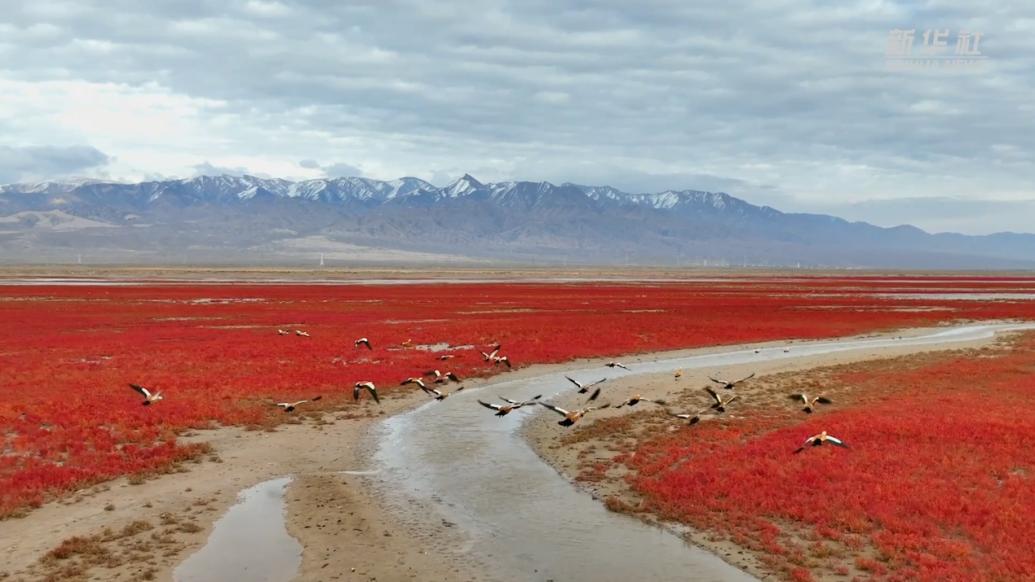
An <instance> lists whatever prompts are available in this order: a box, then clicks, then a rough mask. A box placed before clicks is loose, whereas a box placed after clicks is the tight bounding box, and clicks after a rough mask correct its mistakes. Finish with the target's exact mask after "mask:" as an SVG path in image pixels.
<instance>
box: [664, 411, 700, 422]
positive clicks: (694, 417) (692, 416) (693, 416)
mask: <svg viewBox="0 0 1035 582" xmlns="http://www.w3.org/2000/svg"><path fill="white" fill-rule="evenodd" d="M668 413H669V415H670V416H674V417H676V418H681V419H683V420H685V421H687V422H688V424H697V423H698V422H701V413H700V412H693V413H690V412H672V411H668Z"/></svg>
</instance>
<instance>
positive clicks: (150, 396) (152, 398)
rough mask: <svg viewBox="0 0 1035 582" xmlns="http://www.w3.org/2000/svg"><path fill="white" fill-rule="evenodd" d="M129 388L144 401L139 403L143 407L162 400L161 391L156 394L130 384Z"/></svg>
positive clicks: (137, 385)
mask: <svg viewBox="0 0 1035 582" xmlns="http://www.w3.org/2000/svg"><path fill="white" fill-rule="evenodd" d="M129 387H130V388H132V389H134V390H136V391H137V392H138V393H140V395H141V396H143V397H144V401H143V402H141V404H143V405H144V406H151V405H152V404H153V403H155V402H158V401H159V400H161V399H162V398H163V396H162V392H161V390H159V391H158V392H151V391H150V390H148V389H147V388H144V387H143V386H141V385H139V384H130V385H129Z"/></svg>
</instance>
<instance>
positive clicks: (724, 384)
mask: <svg viewBox="0 0 1035 582" xmlns="http://www.w3.org/2000/svg"><path fill="white" fill-rule="evenodd" d="M754 377H755V374H754V372H752V373H751V375H750V376H745V377H743V378H741V379H740V380H734V381H732V382H730V381H728V380H719V379H718V378H713V377H711V376H708V379H709V380H711V381H712V382H715V383H716V384H721V385H722V387H723V388H724V389H726V390H733V389H734V388H736V387H737V384H740V383H741V382H747V381H748V380H750V379H752V378H754Z"/></svg>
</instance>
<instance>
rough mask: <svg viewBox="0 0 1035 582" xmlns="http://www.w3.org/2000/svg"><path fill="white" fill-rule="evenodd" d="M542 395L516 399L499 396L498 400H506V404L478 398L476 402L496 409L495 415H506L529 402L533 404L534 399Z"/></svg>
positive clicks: (527, 404)
mask: <svg viewBox="0 0 1035 582" xmlns="http://www.w3.org/2000/svg"><path fill="white" fill-rule="evenodd" d="M542 397H543V395H542V394H539V395H538V396H535V397H533V398H532V399H530V400H524V401H517V400H511V399H510V398H504V397H502V396H500V397H499V398H500V400H502V401H504V402H506V404H493V403H490V402H485V401H483V400H478V404H481V405H482V406H484V407H486V408H491V409H492V410H495V411H496V416H506V415H508V414H510V413H511V411H514V410H517V409H518V408H521V407H522V406H529V405H531V404H535V403H536V401H537V400H539V399H540V398H542Z"/></svg>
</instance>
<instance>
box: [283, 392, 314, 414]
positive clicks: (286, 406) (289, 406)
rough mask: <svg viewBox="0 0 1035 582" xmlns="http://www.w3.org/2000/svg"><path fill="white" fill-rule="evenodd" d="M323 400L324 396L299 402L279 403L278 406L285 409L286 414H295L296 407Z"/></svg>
mask: <svg viewBox="0 0 1035 582" xmlns="http://www.w3.org/2000/svg"><path fill="white" fill-rule="evenodd" d="M321 398H323V396H316V397H313V398H310V399H308V400H299V401H298V402H278V403H277V406H279V407H281V408H283V409H284V412H294V411H295V407H296V406H298V405H299V404H305V403H306V402H316V401H317V400H320V399H321Z"/></svg>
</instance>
